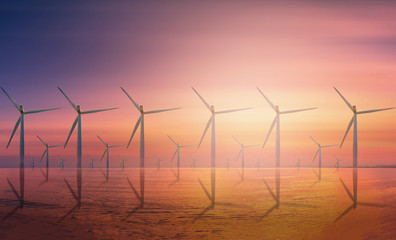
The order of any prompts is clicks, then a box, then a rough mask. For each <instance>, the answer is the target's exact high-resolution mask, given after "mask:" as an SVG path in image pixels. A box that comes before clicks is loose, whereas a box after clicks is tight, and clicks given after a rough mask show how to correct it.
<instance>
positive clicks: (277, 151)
mask: <svg viewBox="0 0 396 240" xmlns="http://www.w3.org/2000/svg"><path fill="white" fill-rule="evenodd" d="M257 90H258V91H259V92H260V93H261V95H263V97H264V98H265V100H266V101H267V102H268V104H269V105H270V106H271V108H272V109H273V110H274V111H275V113H276V116H275V118H274V120H273V121H272V123H271V127H270V129H269V131H268V134H267V137H266V138H265V141H264V144H263V147H264V146H265V144H266V143H267V140H268V138H269V136H270V134H271V132H272V129H273V128H274V126H275V124H276V145H275V159H276V161H275V167H276V169H277V171H276V172H275V174H276V179H277V183H276V188H277V189H276V194H277V195H276V202H277V203H279V202H280V196H279V194H280V189H279V188H280V176H278V175H279V174H280V171H279V167H280V115H281V114H288V113H296V112H302V111H308V110H313V109H316V108H303V109H295V110H288V111H280V110H279V107H278V106H275V105H274V104H273V103H272V102H271V101H270V100H269V99H268V98H267V97H266V96H265V95H264V93H263V92H262V91H261V90H260V89H259V88H257ZM278 181H279V182H278ZM267 188H268V189H269V190H270V188H269V186H268V185H267ZM270 192H271V194H272V191H271V190H270ZM272 195H273V194H272ZM274 196H275V195H273V197H274Z"/></svg>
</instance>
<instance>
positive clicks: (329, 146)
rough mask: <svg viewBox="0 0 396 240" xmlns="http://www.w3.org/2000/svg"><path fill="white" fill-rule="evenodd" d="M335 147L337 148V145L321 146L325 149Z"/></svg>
mask: <svg viewBox="0 0 396 240" xmlns="http://www.w3.org/2000/svg"><path fill="white" fill-rule="evenodd" d="M335 146H338V145H337V144H333V145H325V146H322V147H324V148H327V147H335Z"/></svg>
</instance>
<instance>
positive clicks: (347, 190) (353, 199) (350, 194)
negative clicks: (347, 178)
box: [340, 178, 355, 202]
mask: <svg viewBox="0 0 396 240" xmlns="http://www.w3.org/2000/svg"><path fill="white" fill-rule="evenodd" d="M340 181H341V183H342V185H343V186H344V188H345V190H346V192H347V193H348V196H349V197H350V198H351V199H352V201H353V202H354V201H355V198H354V197H353V195H352V193H351V192H350V191H349V189H348V188H347V186H346V185H345V183H344V181H342V179H341V178H340Z"/></svg>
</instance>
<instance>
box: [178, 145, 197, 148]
mask: <svg viewBox="0 0 396 240" xmlns="http://www.w3.org/2000/svg"><path fill="white" fill-rule="evenodd" d="M195 145H196V144H191V145H183V146H180V148H186V147H192V146H195Z"/></svg>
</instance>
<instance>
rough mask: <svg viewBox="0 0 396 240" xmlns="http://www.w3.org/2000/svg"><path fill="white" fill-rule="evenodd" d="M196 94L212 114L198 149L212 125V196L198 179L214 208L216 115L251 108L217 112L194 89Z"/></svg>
mask: <svg viewBox="0 0 396 240" xmlns="http://www.w3.org/2000/svg"><path fill="white" fill-rule="evenodd" d="M192 89H193V90H194V92H195V93H196V94H197V95H198V97H199V98H200V99H201V101H202V102H203V104H204V105H205V106H206V108H207V109H208V110H209V111H210V112H211V114H212V116H211V117H210V118H209V121H208V123H207V124H206V127H205V130H204V132H203V134H202V137H201V140H200V141H199V144H198V148H199V146H201V143H202V140H203V138H204V137H205V134H206V132H207V131H208V128H209V127H210V125H212V136H211V143H210V160H211V167H212V169H213V170H212V178H211V181H212V182H211V187H212V195H210V194H209V192H208V191H207V190H206V188H205V187H204V185H203V184H202V182H201V180H199V179H198V181H199V183H200V184H201V186H202V188H203V190H204V192H205V193H206V196H207V197H208V198H209V200H210V201H211V203H212V207H214V205H215V185H216V173H215V168H216V133H215V130H216V123H215V118H216V115H218V114H224V113H231V112H237V111H243V110H247V109H250V108H239V109H230V110H223V111H215V108H214V106H213V105H212V106H210V105H209V104H208V103H207V102H206V101H205V99H203V97H201V95H199V93H198V92H197V90H195V89H194V88H192Z"/></svg>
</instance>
